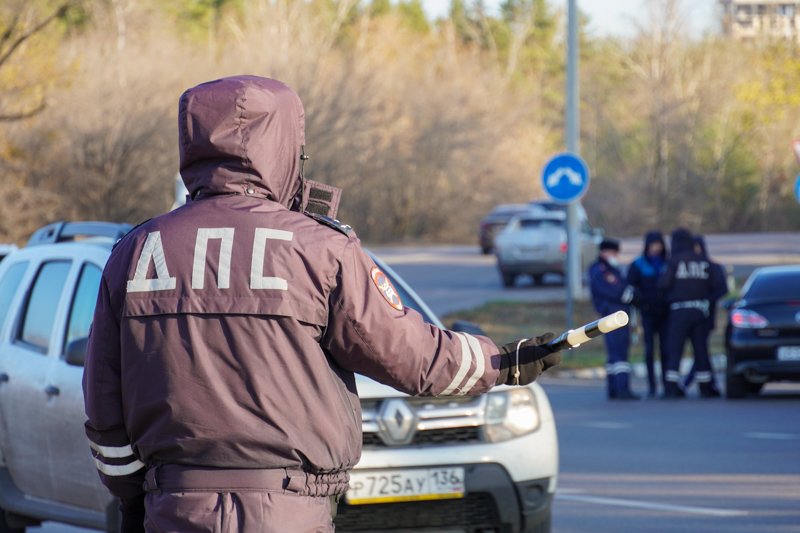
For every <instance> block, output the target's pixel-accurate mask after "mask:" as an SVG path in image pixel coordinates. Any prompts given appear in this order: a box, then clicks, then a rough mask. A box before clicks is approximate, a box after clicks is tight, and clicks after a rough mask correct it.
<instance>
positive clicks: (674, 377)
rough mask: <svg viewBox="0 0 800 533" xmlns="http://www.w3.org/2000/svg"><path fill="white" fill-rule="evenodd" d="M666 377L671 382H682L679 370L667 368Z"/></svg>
mask: <svg viewBox="0 0 800 533" xmlns="http://www.w3.org/2000/svg"><path fill="white" fill-rule="evenodd" d="M664 378H665V379H666V380H667V381H669V382H671V383H680V381H681V374H680V372H678V371H677V370H667V373H666V375H665V376H664Z"/></svg>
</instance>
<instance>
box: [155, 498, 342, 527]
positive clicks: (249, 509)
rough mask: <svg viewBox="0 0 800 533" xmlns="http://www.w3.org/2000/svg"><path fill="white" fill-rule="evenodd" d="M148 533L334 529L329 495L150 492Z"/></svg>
mask: <svg viewBox="0 0 800 533" xmlns="http://www.w3.org/2000/svg"><path fill="white" fill-rule="evenodd" d="M145 501H146V507H147V518H146V519H145V530H146V531H147V533H201V532H202V533H284V532H288V531H291V532H298V533H300V532H302V533H333V531H334V527H333V522H332V520H331V501H330V499H329V498H314V497H310V496H298V495H297V494H290V493H283V492H281V491H274V492H268V491H248V490H243V491H238V492H216V491H208V492H205V491H187V492H151V493H148V494H147V497H146V499H145Z"/></svg>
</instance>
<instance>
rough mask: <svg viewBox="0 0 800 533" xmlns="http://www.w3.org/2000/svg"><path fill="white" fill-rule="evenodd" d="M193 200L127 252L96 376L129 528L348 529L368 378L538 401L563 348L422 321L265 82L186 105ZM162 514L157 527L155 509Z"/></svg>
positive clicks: (94, 355)
mask: <svg viewBox="0 0 800 533" xmlns="http://www.w3.org/2000/svg"><path fill="white" fill-rule="evenodd" d="M178 121H179V124H178V126H179V128H178V132H179V151H180V163H181V166H180V171H181V176H182V177H183V180H184V182H185V183H186V187H187V189H188V190H189V193H190V195H191V201H189V202H188V203H187V204H186V205H184V206H182V207H180V208H178V209H176V210H174V211H172V212H170V213H167V214H164V215H161V216H159V217H156V218H153V219H152V220H149V221H147V222H145V223H143V224H141V225H140V226H138V227H137V228H134V229H133V230H132V231H131V232H130V233H129V234H128V235H126V236H125V237H124V238H123V239H122V240H120V241H119V243H117V245H116V246H115V247H114V250H113V251H112V253H111V256H110V258H109V259H108V262H107V264H106V267H105V270H104V271H103V276H102V280H101V283H100V290H99V293H98V300H97V306H96V310H95V315H94V322H93V326H92V332H91V335H90V338H89V344H88V349H87V354H86V366H85V371H84V377H83V389H84V398H85V403H86V414H87V418H88V420H87V422H86V434H87V436H88V438H89V442H90V445H91V448H92V450H93V454H94V457H95V464H96V465H97V468H98V471H99V473H100V477H101V479H102V481H103V483H105V485H106V486H107V487H108V488H109V489H110V491H111V492H112V493H113V494H114V495H115V496H116V497H118V498H120V500H121V506H120V507H121V510H122V531H123V532H139V531H144V530H145V529H146V530H147V531H175V532H181V533H191V532H195V531H198V532H199V531H218V532H226V533H227V532H237V531H243V532H255V531H258V532H261V533H273V532H285V531H292V532H293V531H315V532H327V531H333V524H332V520H331V516H332V514H333V512H334V510H335V501H336V499H337V498H338V497H339V495H341V494H342V493H344V492H345V490H347V487H348V478H349V474H348V472H349V470H350V469H351V468H353V466H354V465H355V464H356V463H357V462H358V460H359V457H360V454H361V440H362V439H361V409H360V404H359V400H358V396H357V391H356V386H355V375H354V373H356V372H358V373H361V374H364V375H366V376H369V377H371V378H373V379H375V380H377V381H380V382H381V383H384V384H387V385H390V386H392V387H395V388H397V389H398V390H401V391H403V392H406V393H409V394H416V395H466V394H472V395H474V394H480V393H482V392H485V391H487V390H489V389H491V388H492V387H494V386H495V385H497V384H509V385H513V384H521V385H522V384H528V383H530V382H531V381H533V380H534V379H536V377H537V376H538V375H539V374H541V372H543V371H544V370H546V369H547V368H549V367H550V366H552V365H554V364H557V363H558V362H559V360H560V357H561V355H560V354H558V353H552V350H551V349H550V348H549V347H547V346H543V344H544V343H545V342H546V341H547V340H548V339H549V338H551V337H552V335H544V336H541V337H536V338H534V339H526V340H523V341H520V342H514V343H511V344H508V345H506V346H504V347H502V348H498V347H497V346H496V345H495V344H494V343H493V342H492V341H491V340H490V339H488V338H487V337H483V336H480V335H474V336H473V335H468V334H466V333H456V332H453V331H447V330H443V329H439V328H437V327H434V326H431V325H430V324H427V323H425V321H424V320H423V319H422V317H421V316H420V315H419V313H417V312H416V311H414V310H412V309H410V308H408V307H405V306H404V305H403V302H402V300H401V299H400V294H399V293H398V292H397V290H396V289H395V288H394V287H393V286H392V284H391V282H390V281H389V279H388V278H387V276H386V275H385V274H384V273H383V272H381V270H380V269H379V268H378V267H377V266H376V265H375V264H374V262H373V261H372V260H371V259H370V257H369V256H368V255H367V254H366V253H365V252H364V250H363V249H362V247H361V243H360V241H359V240H358V238H357V237H356V236H355V233H353V232H352V230H351V228H350V227H349V226H345V225H343V224H341V223H339V222H338V221H336V220H334V219H333V218H329V217H326V216H322V215H320V213H323V212H325V213H327V214H330V215H331V216H333V214H334V212H335V205H336V204H337V202H338V194H339V192H338V190H332V188H330V187H327V188H326V187H325V186H323V185H322V184H316V183H314V182H312V181H310V180H306V179H304V177H303V168H302V164H303V161H304V160H305V159H306V156H305V153H304V149H303V146H304V144H305V134H304V112H303V106H302V104H301V102H300V99H299V97H298V96H297V95H296V94H295V93H294V92H293V91H292V90H291V89H289V88H288V87H287V86H285V85H284V84H282V83H280V82H278V81H275V80H270V79H266V78H258V77H255V76H237V77H232V78H225V79H221V80H216V81H213V82H208V83H204V84H202V85H199V86H197V87H194V88H192V89H189V90H188V91H186V92H185V93H184V94H183V96H181V99H180V104H179V111H178ZM145 511H146V512H145Z"/></svg>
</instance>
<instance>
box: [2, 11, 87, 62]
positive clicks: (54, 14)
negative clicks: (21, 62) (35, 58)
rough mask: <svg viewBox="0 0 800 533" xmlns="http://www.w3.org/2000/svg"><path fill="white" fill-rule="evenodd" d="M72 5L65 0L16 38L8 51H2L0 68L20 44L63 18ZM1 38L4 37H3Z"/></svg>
mask: <svg viewBox="0 0 800 533" xmlns="http://www.w3.org/2000/svg"><path fill="white" fill-rule="evenodd" d="M73 3H74V2H73V0H67V1H66V2H64V3H63V4H61V5H60V6H58V7H57V8H56V9H55V10H54V11H53V12H52V13H51V14H50V15H49V16H47V17H45V18H44V20H42V21H41V22H39V23H38V24H36V25H35V26H34V27H33V28H31V29H30V30H28V31H26V32H25V33H23V34H22V35H20V36H19V37H17V38H16V40H14V42H12V43H11V45H10V46H9V47H8V50H6V51H4V52H3V53H2V55H0V67H2V66H3V64H4V63H5V62H6V61H8V58H9V57H11V54H13V53H14V51H15V50H16V49H17V48H19V47H20V45H22V43H24V42H25V41H27V40H28V39H30V38H31V37H33V36H34V35H36V34H37V33H38V32H40V31H42V30H43V29H44V28H45V27H47V25H48V24H50V23H51V22H53V21H54V20H55V19H57V18H60V17H63V16H64V13H66V12H67V9H69V8H70V7H71V6H72V4H73ZM12 29H13V28H12ZM3 37H5V35H4V36H3Z"/></svg>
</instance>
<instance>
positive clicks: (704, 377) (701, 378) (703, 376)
mask: <svg viewBox="0 0 800 533" xmlns="http://www.w3.org/2000/svg"><path fill="white" fill-rule="evenodd" d="M694 377H695V379H696V380H697V382H698V383H708V382H709V381H711V378H712V377H713V376H712V375H711V372H697V373H696V374H695V375H694Z"/></svg>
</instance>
